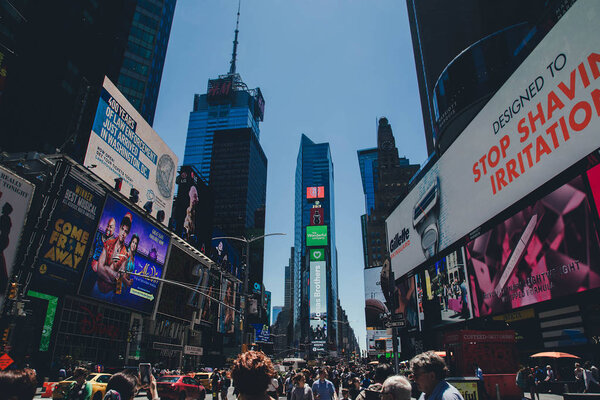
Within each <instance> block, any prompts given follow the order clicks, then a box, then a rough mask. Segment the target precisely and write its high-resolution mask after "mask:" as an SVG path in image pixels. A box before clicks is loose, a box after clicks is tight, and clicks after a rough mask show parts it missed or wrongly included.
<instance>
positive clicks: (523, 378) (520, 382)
mask: <svg viewBox="0 0 600 400" xmlns="http://www.w3.org/2000/svg"><path fill="white" fill-rule="evenodd" d="M520 367H521V368H519V371H518V372H517V378H516V382H515V383H516V384H517V387H518V388H519V389H521V398H522V399H523V398H525V392H526V391H527V389H529V387H528V386H527V373H528V370H527V368H526V367H524V366H522V365H520Z"/></svg>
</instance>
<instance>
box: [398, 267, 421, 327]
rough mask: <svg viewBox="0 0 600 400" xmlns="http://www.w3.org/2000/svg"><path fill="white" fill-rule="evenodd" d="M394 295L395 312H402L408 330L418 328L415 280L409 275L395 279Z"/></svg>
mask: <svg viewBox="0 0 600 400" xmlns="http://www.w3.org/2000/svg"><path fill="white" fill-rule="evenodd" d="M394 296H395V302H396V305H397V307H396V309H395V310H394V313H395V314H402V315H403V316H404V320H405V321H406V328H407V329H408V331H414V330H416V329H417V328H418V323H419V320H418V315H417V292H416V286H415V280H414V278H413V277H412V276H411V277H403V278H400V279H396V283H395V288H394Z"/></svg>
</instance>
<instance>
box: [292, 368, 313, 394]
mask: <svg viewBox="0 0 600 400" xmlns="http://www.w3.org/2000/svg"><path fill="white" fill-rule="evenodd" d="M290 399H291V400H314V396H313V391H312V389H311V388H310V386H308V385H307V384H306V377H305V376H304V374H303V373H299V374H296V375H294V389H293V390H292V394H291V397H290Z"/></svg>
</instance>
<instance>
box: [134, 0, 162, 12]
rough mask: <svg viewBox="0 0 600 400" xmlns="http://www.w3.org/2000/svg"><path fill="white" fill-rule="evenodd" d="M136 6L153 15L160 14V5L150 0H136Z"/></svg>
mask: <svg viewBox="0 0 600 400" xmlns="http://www.w3.org/2000/svg"><path fill="white" fill-rule="evenodd" d="M138 7H141V8H143V9H145V10H147V11H149V12H150V13H151V14H155V15H161V14H162V9H163V8H162V6H159V5H157V4H155V3H154V2H153V1H150V0H138Z"/></svg>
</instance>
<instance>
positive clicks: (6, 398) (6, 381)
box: [0, 368, 37, 400]
mask: <svg viewBox="0 0 600 400" xmlns="http://www.w3.org/2000/svg"><path fill="white" fill-rule="evenodd" d="M36 389H37V377H36V375H35V373H34V372H33V370H32V369H28V368H25V369H13V370H4V371H0V400H32V399H33V397H34V396H35V390H36Z"/></svg>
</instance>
